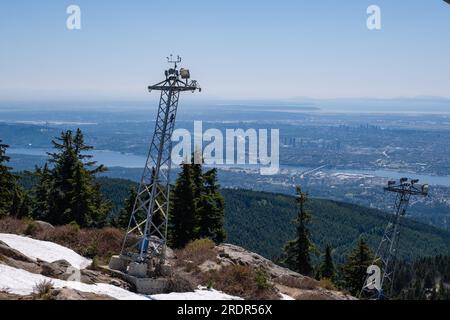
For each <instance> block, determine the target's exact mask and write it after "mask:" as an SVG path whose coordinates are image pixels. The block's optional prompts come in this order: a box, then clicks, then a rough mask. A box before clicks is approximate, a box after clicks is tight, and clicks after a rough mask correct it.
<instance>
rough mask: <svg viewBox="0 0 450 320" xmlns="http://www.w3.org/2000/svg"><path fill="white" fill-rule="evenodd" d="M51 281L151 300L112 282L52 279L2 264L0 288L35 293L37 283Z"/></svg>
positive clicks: (56, 284) (117, 296) (60, 285)
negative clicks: (91, 282) (87, 282)
mask: <svg viewBox="0 0 450 320" xmlns="http://www.w3.org/2000/svg"><path fill="white" fill-rule="evenodd" d="M43 281H51V282H52V283H53V287H54V288H64V287H66V288H71V289H74V290H78V291H81V292H91V293H95V294H98V295H107V296H110V297H113V298H115V299H118V300H149V299H150V298H148V297H145V296H142V295H139V294H136V293H133V292H130V291H127V290H125V289H122V288H119V287H116V286H113V285H110V284H104V283H99V284H85V283H81V282H75V281H64V280H59V279H52V278H48V277H45V276H43V275H40V274H36V273H31V272H28V271H25V270H22V269H16V268H12V267H9V266H6V265H2V264H0V290H7V291H8V292H9V293H12V294H17V295H22V296H24V295H29V294H31V293H33V288H34V287H35V286H36V284H38V283H41V282H43Z"/></svg>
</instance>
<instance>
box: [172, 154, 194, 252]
mask: <svg viewBox="0 0 450 320" xmlns="http://www.w3.org/2000/svg"><path fill="white" fill-rule="evenodd" d="M197 225H198V224H197V213H196V205H195V194H194V182H193V179H192V170H191V166H190V165H189V164H187V163H183V164H182V165H181V172H180V174H179V176H178V179H177V181H176V184H175V187H174V189H173V196H172V203H171V210H170V224H169V233H170V244H171V245H172V246H173V247H174V248H183V247H184V246H186V245H187V244H188V243H189V242H190V241H192V240H194V239H195V237H196V235H197V234H198V230H197Z"/></svg>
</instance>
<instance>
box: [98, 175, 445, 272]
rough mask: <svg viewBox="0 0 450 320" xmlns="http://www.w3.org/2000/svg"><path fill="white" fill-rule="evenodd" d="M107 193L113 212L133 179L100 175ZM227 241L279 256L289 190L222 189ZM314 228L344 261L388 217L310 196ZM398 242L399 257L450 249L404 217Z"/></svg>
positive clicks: (289, 215)
mask: <svg viewBox="0 0 450 320" xmlns="http://www.w3.org/2000/svg"><path fill="white" fill-rule="evenodd" d="M99 182H100V185H101V190H102V192H103V194H104V195H105V196H106V197H107V198H108V199H109V200H110V201H111V202H112V203H113V206H114V209H113V210H114V212H117V210H118V209H119V208H120V207H121V206H122V204H123V201H124V199H126V198H127V197H128V191H129V189H130V187H131V186H133V185H134V183H133V182H131V181H128V180H121V179H109V178H100V179H99ZM222 194H223V196H224V198H225V229H226V231H227V234H228V238H227V240H226V241H227V242H230V243H233V244H237V245H240V246H242V247H244V248H247V249H249V250H251V251H254V252H257V253H259V254H261V255H263V256H265V257H268V258H277V257H278V256H279V255H280V254H281V250H282V247H283V246H284V244H285V243H286V241H288V240H290V239H292V238H294V237H295V226H294V225H293V224H292V223H291V221H292V220H293V219H294V218H295V216H296V206H295V199H294V197H291V196H286V195H280V194H273V193H264V192H255V191H249V190H233V189H223V190H222ZM307 206H308V209H309V210H311V213H312V222H311V234H312V240H313V242H314V244H316V245H317V246H318V249H319V251H320V252H323V251H324V248H325V246H326V244H330V245H331V246H332V248H333V258H334V259H335V260H336V262H338V263H341V262H343V259H344V257H345V255H346V254H347V253H348V252H349V251H350V250H351V249H352V248H354V247H355V246H356V243H357V242H358V239H359V237H360V236H363V237H364V238H365V239H366V240H367V242H368V244H369V246H370V247H371V248H372V250H375V249H376V246H377V245H378V242H379V241H380V238H381V236H382V233H383V231H384V227H385V226H386V223H387V216H386V214H383V213H382V212H380V211H378V210H374V209H369V208H365V207H360V206H356V205H352V204H347V203H341V202H335V201H329V200H322V199H310V201H308V204H307ZM400 242H401V244H400V252H399V253H400V258H401V259H403V260H415V259H416V258H418V257H424V256H435V255H439V254H443V255H448V254H449V252H450V233H449V232H447V231H445V230H441V229H437V228H435V227H432V226H428V225H425V224H422V223H419V222H415V221H413V220H408V219H407V220H405V221H404V228H403V229H402V235H401V241H400Z"/></svg>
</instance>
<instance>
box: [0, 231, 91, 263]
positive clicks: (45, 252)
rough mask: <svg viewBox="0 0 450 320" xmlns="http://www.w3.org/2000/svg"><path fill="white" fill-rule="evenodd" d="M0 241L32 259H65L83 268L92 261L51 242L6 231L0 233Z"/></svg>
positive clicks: (47, 260)
mask: <svg viewBox="0 0 450 320" xmlns="http://www.w3.org/2000/svg"><path fill="white" fill-rule="evenodd" d="M0 241H3V242H4V243H6V244H7V245H8V246H10V247H11V248H13V249H16V250H17V251H19V252H20V253H22V254H24V255H26V256H27V257H29V258H31V259H33V260H36V259H39V260H42V261H45V262H50V263H51V262H55V261H58V260H66V261H67V262H69V263H70V264H71V265H72V266H73V267H74V268H77V269H85V268H87V267H88V266H90V265H91V263H92V261H91V260H89V259H86V258H84V257H82V256H80V255H79V254H78V253H76V252H75V251H73V250H71V249H69V248H66V247H63V246H60V245H59V244H56V243H53V242H48V241H40V240H35V239H32V238H28V237H24V236H18V235H15V234H6V233H0Z"/></svg>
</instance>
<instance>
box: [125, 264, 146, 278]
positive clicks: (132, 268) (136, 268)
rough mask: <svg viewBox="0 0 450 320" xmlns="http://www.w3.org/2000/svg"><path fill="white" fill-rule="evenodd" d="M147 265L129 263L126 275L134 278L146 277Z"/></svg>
mask: <svg viewBox="0 0 450 320" xmlns="http://www.w3.org/2000/svg"><path fill="white" fill-rule="evenodd" d="M147 270H148V265H147V264H146V263H138V262H131V263H130V264H129V266H128V274H129V275H130V276H133V277H136V278H145V277H147Z"/></svg>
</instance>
